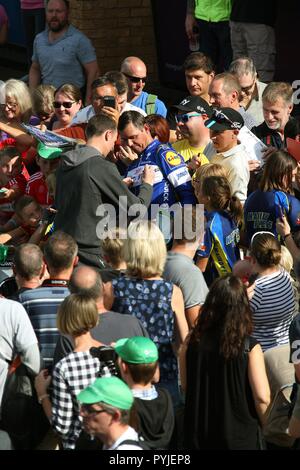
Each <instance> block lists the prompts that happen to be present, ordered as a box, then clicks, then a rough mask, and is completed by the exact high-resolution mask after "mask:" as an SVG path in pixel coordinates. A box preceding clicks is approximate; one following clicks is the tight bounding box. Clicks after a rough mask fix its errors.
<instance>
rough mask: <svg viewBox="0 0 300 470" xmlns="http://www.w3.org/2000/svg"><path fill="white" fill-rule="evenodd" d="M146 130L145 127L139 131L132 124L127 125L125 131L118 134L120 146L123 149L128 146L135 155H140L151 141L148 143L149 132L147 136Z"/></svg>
mask: <svg viewBox="0 0 300 470" xmlns="http://www.w3.org/2000/svg"><path fill="white" fill-rule="evenodd" d="M146 129H147V128H146V126H145V127H144V128H143V129H142V130H141V129H138V128H137V127H135V126H134V125H133V124H132V123H130V124H128V125H127V126H126V127H125V129H124V130H123V131H121V132H120V135H121V145H122V146H123V147H126V146H128V147H129V148H131V149H132V150H133V151H134V152H136V153H137V154H140V153H142V152H143V150H144V149H145V148H146V147H147V145H148V144H149V143H150V141H151V139H150V141H149V134H150V132H149V134H148V133H147V130H146Z"/></svg>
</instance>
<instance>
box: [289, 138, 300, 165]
mask: <svg viewBox="0 0 300 470" xmlns="http://www.w3.org/2000/svg"><path fill="white" fill-rule="evenodd" d="M286 146H287V151H288V152H289V153H290V154H291V155H292V157H294V159H295V160H297V162H300V142H298V141H297V140H295V139H291V138H290V137H287V139H286Z"/></svg>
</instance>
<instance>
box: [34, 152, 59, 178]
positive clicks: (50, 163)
mask: <svg viewBox="0 0 300 470" xmlns="http://www.w3.org/2000/svg"><path fill="white" fill-rule="evenodd" d="M36 162H37V164H38V166H39V167H40V170H41V172H42V174H43V176H44V178H47V176H49V175H50V173H53V172H54V171H55V170H56V168H57V167H58V165H59V162H60V159H59V158H54V159H52V160H46V159H45V158H42V157H40V156H37V158H36Z"/></svg>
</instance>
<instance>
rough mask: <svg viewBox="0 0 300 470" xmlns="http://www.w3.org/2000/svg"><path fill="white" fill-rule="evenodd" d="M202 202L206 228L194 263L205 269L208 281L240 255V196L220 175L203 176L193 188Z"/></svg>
mask: <svg viewBox="0 0 300 470" xmlns="http://www.w3.org/2000/svg"><path fill="white" fill-rule="evenodd" d="M196 195H197V198H198V201H199V203H201V204H204V207H205V217H206V229H205V233H204V240H203V244H202V246H201V247H200V249H199V250H197V253H196V264H197V266H198V267H199V268H200V269H201V271H202V272H204V277H205V280H206V282H207V284H208V285H210V284H211V283H212V281H213V280H214V279H215V278H216V277H218V276H222V275H224V274H227V273H231V271H232V268H233V265H234V263H235V262H236V261H237V260H238V259H240V253H239V249H238V242H239V240H240V233H239V228H238V226H239V224H240V223H241V221H242V216H243V209H242V205H241V203H240V201H239V199H238V198H237V197H235V196H232V194H231V189H230V185H229V182H228V180H227V179H226V178H224V177H220V176H210V177H207V178H204V180H203V182H202V184H201V185H200V189H199V191H197V192H196Z"/></svg>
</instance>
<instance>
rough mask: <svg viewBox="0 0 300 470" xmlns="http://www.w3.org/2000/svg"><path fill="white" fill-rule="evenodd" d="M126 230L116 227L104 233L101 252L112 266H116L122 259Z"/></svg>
mask: <svg viewBox="0 0 300 470" xmlns="http://www.w3.org/2000/svg"><path fill="white" fill-rule="evenodd" d="M126 236H127V231H126V230H125V229H121V228H120V227H116V228H115V229H113V230H110V231H109V232H107V234H106V238H104V239H103V240H102V244H101V247H102V252H103V254H104V256H106V258H107V262H108V263H109V264H110V265H111V266H112V267H113V268H118V266H119V265H120V264H121V263H122V262H123V261H124V241H125V238H126Z"/></svg>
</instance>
